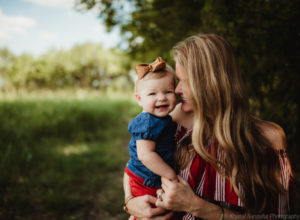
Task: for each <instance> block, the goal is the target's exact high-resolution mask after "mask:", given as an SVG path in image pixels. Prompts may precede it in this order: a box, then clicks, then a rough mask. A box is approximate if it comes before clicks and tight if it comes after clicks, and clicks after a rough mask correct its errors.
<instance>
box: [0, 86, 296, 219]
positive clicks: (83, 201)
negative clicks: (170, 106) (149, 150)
mask: <svg viewBox="0 0 300 220" xmlns="http://www.w3.org/2000/svg"><path fill="white" fill-rule="evenodd" d="M139 111H140V109H139V108H138V106H137V105H136V103H135V102H134V101H133V100H132V98H130V97H129V96H128V95H126V94H125V95H124V94H114V95H111V94H100V93H98V92H90V91H85V90H82V91H80V90H76V91H57V92H51V91H39V92H34V93H28V92H21V93H6V94H3V93H0V118H1V123H0V220H2V219H5V220H10V219H12V220H13V219H17V220H19V219H21V220H27V219H28V220H92V219H93V220H100V219H101V220H112V219H120V220H122V219H127V218H128V215H126V214H124V212H123V210H122V206H123V201H124V199H123V189H122V174H123V169H124V166H125V164H126V161H127V160H128V148H127V146H128V141H129V138H130V137H129V134H128V132H127V125H128V122H129V121H130V119H131V118H132V117H134V116H135V115H136V114H137V113H138V112H139ZM295 171H296V172H295V174H296V177H298V172H297V171H298V170H295ZM296 180H297V182H296V187H295V188H296V194H295V195H296V201H295V213H297V214H300V205H299V204H298V203H297V201H298V200H299V198H300V194H299V190H297V188H298V187H297V186H299V181H298V178H296Z"/></svg>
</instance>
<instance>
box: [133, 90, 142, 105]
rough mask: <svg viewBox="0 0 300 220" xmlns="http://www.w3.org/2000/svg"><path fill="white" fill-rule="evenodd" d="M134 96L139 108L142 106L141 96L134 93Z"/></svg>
mask: <svg viewBox="0 0 300 220" xmlns="http://www.w3.org/2000/svg"><path fill="white" fill-rule="evenodd" d="M134 95H135V99H136V101H137V103H138V104H139V106H142V103H141V96H140V95H139V94H138V93H135V94H134Z"/></svg>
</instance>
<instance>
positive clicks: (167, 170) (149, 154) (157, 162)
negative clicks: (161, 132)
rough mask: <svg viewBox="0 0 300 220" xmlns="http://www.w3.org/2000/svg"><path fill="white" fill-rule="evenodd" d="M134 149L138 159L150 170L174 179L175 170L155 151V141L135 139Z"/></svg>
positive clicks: (175, 177)
mask: <svg viewBox="0 0 300 220" xmlns="http://www.w3.org/2000/svg"><path fill="white" fill-rule="evenodd" d="M136 149H137V155H138V158H139V160H140V161H141V162H142V163H143V164H144V165H145V166H146V167H147V168H148V169H149V170H151V171H152V172H154V173H155V174H157V175H159V176H163V177H166V178H168V179H170V180H176V179H177V175H176V173H175V171H174V170H173V169H172V168H171V167H170V166H169V165H168V164H167V163H166V162H165V161H164V160H163V159H162V158H161V157H160V156H159V155H158V154H157V153H156V152H155V142H154V141H149V140H137V141H136Z"/></svg>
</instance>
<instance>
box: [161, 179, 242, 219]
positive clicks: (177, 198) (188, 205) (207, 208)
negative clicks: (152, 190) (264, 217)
mask: <svg viewBox="0 0 300 220" xmlns="http://www.w3.org/2000/svg"><path fill="white" fill-rule="evenodd" d="M178 179H179V181H170V180H168V179H166V178H162V190H163V191H164V193H163V194H162V199H161V200H157V201H156V206H157V207H161V208H165V209H171V210H173V211H183V212H188V213H190V214H192V215H193V216H196V217H199V218H202V219H207V220H210V219H213V220H215V219H224V220H231V219H248V218H247V216H246V215H242V214H240V213H237V212H234V211H232V210H229V209H226V208H224V209H223V210H222V208H221V207H220V206H217V205H215V204H213V203H210V202H208V201H205V200H204V199H202V198H200V197H198V196H197V195H196V194H195V193H194V191H193V190H192V188H191V187H190V185H189V184H188V182H186V181H185V180H184V179H183V178H182V177H181V176H178ZM157 193H158V194H159V193H161V192H159V191H158V192H157Z"/></svg>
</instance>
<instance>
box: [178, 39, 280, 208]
mask: <svg viewBox="0 0 300 220" xmlns="http://www.w3.org/2000/svg"><path fill="white" fill-rule="evenodd" d="M173 50H174V59H175V62H176V64H179V65H181V66H182V67H183V68H184V69H185V71H186V72H187V73H188V85H189V89H190V92H191V96H192V97H191V98H192V103H193V110H194V125H193V133H192V143H193V147H194V150H195V151H196V152H197V153H198V154H199V155H200V156H201V157H203V158H204V159H205V160H206V161H208V162H209V163H210V164H212V165H213V166H214V167H215V169H216V170H217V172H219V173H220V174H222V175H225V176H226V178H229V181H230V183H231V185H232V187H233V189H234V191H235V192H236V194H237V195H238V196H239V197H240V198H241V199H242V201H243V204H244V206H245V208H246V209H247V210H248V211H249V212H256V213H257V212H260V213H262V212H264V211H265V210H267V209H269V208H270V206H271V205H272V204H273V203H274V199H276V196H278V194H279V193H284V192H285V190H284V188H283V186H282V184H281V179H280V163H279V160H278V156H277V154H276V152H275V150H274V149H273V148H272V146H271V143H270V142H269V141H268V139H267V138H266V137H265V136H264V135H262V132H261V131H260V129H259V127H258V123H259V121H258V119H256V118H254V117H253V116H251V114H250V112H249V101H248V97H247V95H246V92H245V91H246V90H245V87H244V84H243V82H242V78H241V74H240V72H239V69H238V64H237V61H236V58H235V56H234V53H233V49H232V47H231V45H230V44H229V43H228V42H227V41H226V40H225V39H223V38H222V37H220V36H218V35H214V34H200V35H195V36H192V37H189V38H187V39H186V40H184V41H182V42H180V43H178V44H177V45H175V47H174V48H173ZM209 140H213V141H214V140H215V141H217V143H218V144H219V147H220V148H221V150H223V151H224V153H225V155H226V157H225V160H224V161H220V160H218V159H217V158H215V156H214V155H213V153H209V152H208V151H207V148H206V146H207V144H208V142H209ZM221 168H224V170H225V172H222V170H223V169H221ZM238 184H241V186H242V188H243V193H242V192H240V191H239V187H238Z"/></svg>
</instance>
